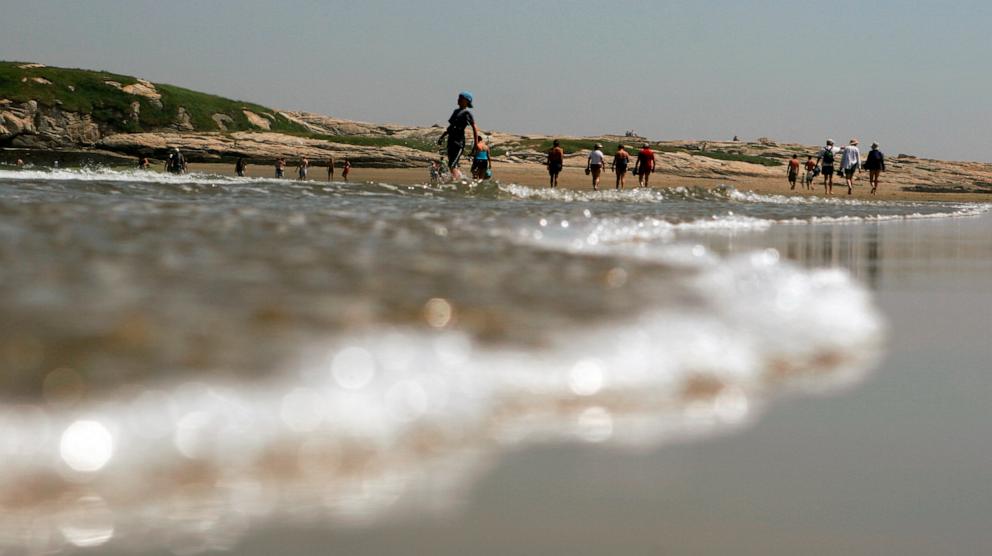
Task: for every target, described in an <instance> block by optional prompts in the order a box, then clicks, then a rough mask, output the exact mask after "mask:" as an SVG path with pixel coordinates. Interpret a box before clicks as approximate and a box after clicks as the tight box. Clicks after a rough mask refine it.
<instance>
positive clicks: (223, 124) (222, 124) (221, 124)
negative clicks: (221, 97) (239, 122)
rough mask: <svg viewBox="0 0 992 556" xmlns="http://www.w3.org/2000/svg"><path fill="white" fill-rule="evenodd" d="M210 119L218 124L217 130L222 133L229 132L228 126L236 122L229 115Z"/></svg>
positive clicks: (219, 115) (216, 115)
mask: <svg viewBox="0 0 992 556" xmlns="http://www.w3.org/2000/svg"><path fill="white" fill-rule="evenodd" d="M210 119H212V120H213V121H214V123H216V124H217V129H219V130H221V131H227V126H229V125H231V124H232V123H234V120H233V119H232V118H231V117H230V116H228V115H227V114H214V115H213V116H210Z"/></svg>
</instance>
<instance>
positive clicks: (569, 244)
mask: <svg viewBox="0 0 992 556" xmlns="http://www.w3.org/2000/svg"><path fill="white" fill-rule="evenodd" d="M775 223H776V222H775V221H773V220H768V219H764V218H754V217H750V216H741V215H735V214H726V215H715V216H711V217H709V218H700V219H696V220H691V221H687V222H669V221H667V220H663V219H660V218H654V217H647V218H636V219H635V218H621V217H615V218H609V217H607V218H597V217H586V218H578V219H575V218H573V219H568V218H540V219H538V221H537V222H536V223H527V224H525V225H522V226H518V227H517V228H516V229H507V231H506V232H505V233H506V234H507V237H508V239H510V240H511V241H515V242H518V243H524V244H527V245H532V246H536V247H540V248H544V249H557V250H563V251H567V252H571V253H576V252H584V253H597V254H602V255H618V254H622V255H631V256H641V257H644V256H651V257H654V258H657V259H659V260H671V258H672V257H671V255H672V254H673V253H676V252H678V253H681V251H683V250H684V249H683V247H680V246H677V245H673V244H672V242H673V241H674V240H675V239H676V238H677V236H678V234H679V233H691V232H719V233H737V232H745V233H746V232H760V231H764V230H767V229H768V228H769V227H771V226H773V225H774V224H775ZM494 233H500V232H494ZM677 258H681V257H677Z"/></svg>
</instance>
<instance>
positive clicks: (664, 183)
mask: <svg viewBox="0 0 992 556" xmlns="http://www.w3.org/2000/svg"><path fill="white" fill-rule="evenodd" d="M338 164H340V162H338ZM190 170H191V171H194V172H209V173H214V174H222V175H232V176H233V175H234V165H233V164H215V163H202V164H190ZM464 170H465V169H463V172H464ZM274 173H275V170H274V169H273V168H272V167H271V166H259V165H249V166H248V171H247V175H248V176H249V177H258V178H269V177H273V175H274ZM286 177H287V178H289V179H294V178H295V177H296V167H295V166H289V167H287V168H286ZM495 178H496V179H497V180H499V181H500V182H502V183H516V184H520V185H526V186H529V187H548V173H547V171H546V169H545V167H544V166H542V165H540V164H530V163H515V164H505V163H504V164H497V165H495ZM308 179H311V180H315V181H326V179H327V167H326V166H314V167H311V168H310V172H309V175H308ZM334 179H335V180H341V179H342V177H341V168H340V167H338V168H336V169H335V172H334ZM348 179H349V180H350V181H358V182H364V181H375V182H383V183H391V184H396V185H412V184H422V183H426V182H427V181H428V179H429V172H428V169H427V168H424V169H418V168H356V167H352V169H351V173H350V175H349V176H348ZM822 183H823V180H822V178H817V180H816V181H815V182H814V186H815V187H814V188H813V190H812V191H807V190H799V189H798V188H799V187H802V186H801V185H797V190H795V191H790V190H789V182H788V180H787V179H786V176H785V171H784V170H783V174H782V177H781V179H769V178H763V177H749V176H728V177H726V178H724V179H710V178H693V177H685V176H676V175H670V174H663V173H655V174H652V176H651V187H654V188H667V187H680V186H681V187H703V188H712V187H716V186H718V185H732V186H734V187H736V188H737V189H739V190H741V191H754V192H756V193H762V194H773V195H800V196H811V195H817V196H823V195H824V191H823V185H822ZM614 184H615V177H614V174H612V173H607V174H604V175H603V177H602V181H601V187H602V188H603V189H606V188H613V187H614ZM559 185H560V186H561V187H563V188H566V189H575V190H590V191H591V190H592V181H591V178H590V177H589V176H586V175H585V172H584V171H583V169H582V168H578V167H566V168H565V169H564V170H563V171H562V173H561V176H560V177H559ZM636 186H637V176H634V175H632V174H629V173H628V174H627V178H626V188H627V189H631V188H634V187H636ZM869 189H870V185H869V184H868V174H867V173H862V174H860V175H858V178H857V181H856V182H855V185H854V193H853V195H851V197H853V198H856V199H877V200H883V201H951V202H986V203H987V202H992V195H981V194H975V193H925V192H917V191H904V190H902V189H901V188H900V187H899V185H898V184H897V183H894V182H893V181H891V180H890V179H887V177H886V176H885V174H883V175H882V179H881V181H880V184H879V188H878V193H877V194H876V195H869V193H868V191H869ZM833 196H834V197H841V198H846V197H848V195H847V186H846V185H844V180H843V179H839V180H837V179H835V181H834V189H833Z"/></svg>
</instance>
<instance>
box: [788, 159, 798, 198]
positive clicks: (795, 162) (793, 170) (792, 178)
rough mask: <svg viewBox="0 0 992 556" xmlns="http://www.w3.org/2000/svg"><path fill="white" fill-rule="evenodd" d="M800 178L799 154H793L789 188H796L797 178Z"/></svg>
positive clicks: (790, 163) (790, 162)
mask: <svg viewBox="0 0 992 556" xmlns="http://www.w3.org/2000/svg"><path fill="white" fill-rule="evenodd" d="M797 179H799V155H798V154H794V155H792V160H790V161H789V190H790V191H791V190H793V189H795V188H796V180H797Z"/></svg>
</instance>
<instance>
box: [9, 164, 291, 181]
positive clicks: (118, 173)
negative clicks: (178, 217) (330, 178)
mask: <svg viewBox="0 0 992 556" xmlns="http://www.w3.org/2000/svg"><path fill="white" fill-rule="evenodd" d="M0 180H19V181H23V180H52V181H70V180H71V181H119V182H130V183H169V184H191V183H192V184H213V183H257V182H265V181H284V182H290V180H275V179H274V178H249V177H244V178H242V177H237V176H224V175H221V174H210V173H202V172H190V173H188V174H170V173H164V172H155V171H149V170H139V169H129V170H118V169H113V168H104V167H92V168H72V169H69V168H66V169H58V168H53V169H50V170H16V171H12V170H0Z"/></svg>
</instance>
